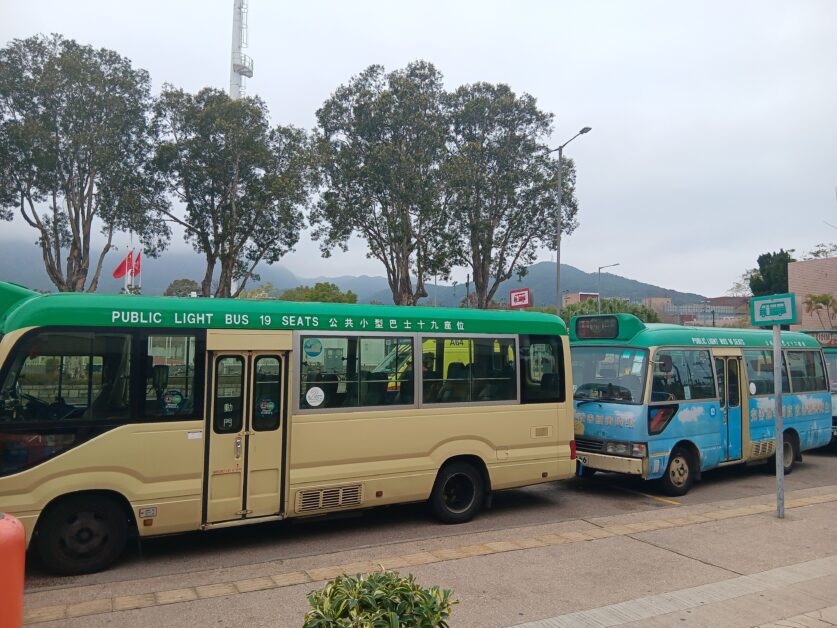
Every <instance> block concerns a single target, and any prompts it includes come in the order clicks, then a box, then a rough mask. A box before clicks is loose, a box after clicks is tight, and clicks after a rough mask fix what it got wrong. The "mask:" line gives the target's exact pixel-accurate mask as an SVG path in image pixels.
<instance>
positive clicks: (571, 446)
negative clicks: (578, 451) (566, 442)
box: [570, 439, 575, 460]
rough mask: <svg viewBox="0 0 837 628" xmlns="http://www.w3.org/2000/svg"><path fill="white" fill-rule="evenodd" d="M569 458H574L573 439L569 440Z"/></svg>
mask: <svg viewBox="0 0 837 628" xmlns="http://www.w3.org/2000/svg"><path fill="white" fill-rule="evenodd" d="M570 460H575V439H572V440H571V441H570Z"/></svg>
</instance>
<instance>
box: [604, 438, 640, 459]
mask: <svg viewBox="0 0 837 628" xmlns="http://www.w3.org/2000/svg"><path fill="white" fill-rule="evenodd" d="M604 450H605V453H607V454H611V455H614V456H630V457H631V458H644V457H645V455H646V454H647V453H648V447H647V445H646V444H645V443H629V442H627V441H623V440H610V441H607V442H606V443H605V447H604Z"/></svg>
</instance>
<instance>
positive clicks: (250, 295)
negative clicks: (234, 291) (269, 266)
mask: <svg viewBox="0 0 837 628" xmlns="http://www.w3.org/2000/svg"><path fill="white" fill-rule="evenodd" d="M238 298H239V299H278V298H279V293H278V292H277V291H276V288H274V287H273V284H272V283H271V282H269V281H266V282H265V283H262V284H259V285H258V286H256V287H254V288H251V289H250V290H242V291H241V294H239V295H238Z"/></svg>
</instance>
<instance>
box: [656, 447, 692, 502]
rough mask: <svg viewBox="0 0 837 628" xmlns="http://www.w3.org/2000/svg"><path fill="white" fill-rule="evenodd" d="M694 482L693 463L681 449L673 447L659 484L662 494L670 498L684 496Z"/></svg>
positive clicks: (685, 451) (689, 455)
mask: <svg viewBox="0 0 837 628" xmlns="http://www.w3.org/2000/svg"><path fill="white" fill-rule="evenodd" d="M694 482H695V463H694V461H693V460H692V455H691V454H690V453H689V451H688V450H686V449H684V448H683V447H675V448H674V450H673V451H672V452H671V455H670V456H669V457H668V465H667V466H666V471H665V474H664V475H663V477H662V479H661V480H660V483H661V485H662V489H663V492H664V493H665V494H666V495H671V496H672V497H678V496H680V495H685V494H686V493H688V492H689V489H690V488H692V484H694Z"/></svg>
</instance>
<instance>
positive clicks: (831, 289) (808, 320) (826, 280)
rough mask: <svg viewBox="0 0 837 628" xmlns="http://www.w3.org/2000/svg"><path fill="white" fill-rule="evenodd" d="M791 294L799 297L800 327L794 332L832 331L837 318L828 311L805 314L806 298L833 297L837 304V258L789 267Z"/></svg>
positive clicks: (797, 304) (836, 324) (800, 263)
mask: <svg viewBox="0 0 837 628" xmlns="http://www.w3.org/2000/svg"><path fill="white" fill-rule="evenodd" d="M788 291H789V292H793V293H794V294H796V309H797V317H798V318H797V320H798V321H799V323H798V324H796V325H792V326H791V328H792V329H830V328H832V327H834V326H837V319H834V318H832V316H831V312H828V311H826V310H825V309H820V310H819V311H813V312H810V313H809V312H806V311H805V299H806V298H807V297H808V295H811V294H830V295H831V296H832V297H833V298H834V299H835V301H837V257H830V258H826V259H809V260H805V261H802V262H791V263H790V264H788Z"/></svg>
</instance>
